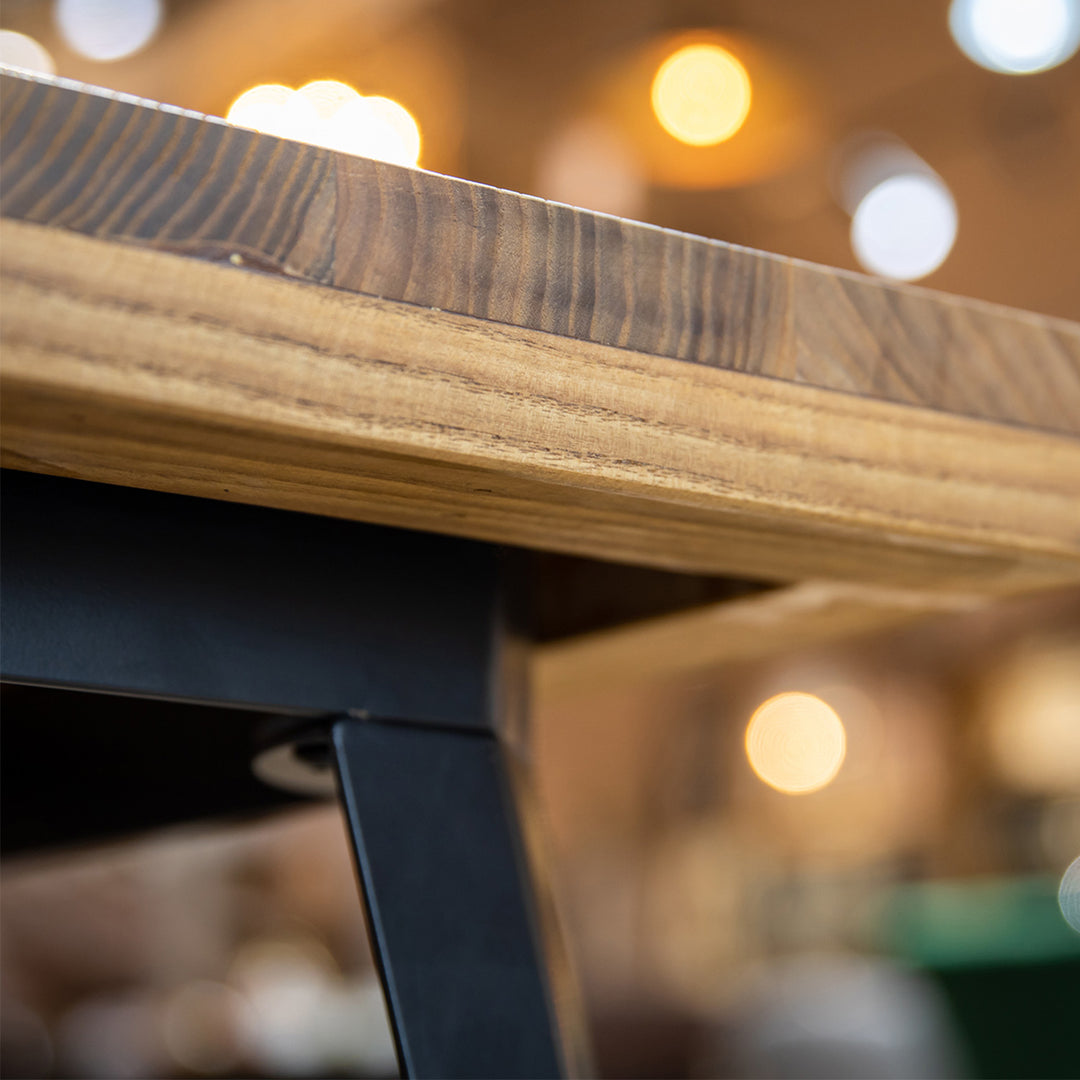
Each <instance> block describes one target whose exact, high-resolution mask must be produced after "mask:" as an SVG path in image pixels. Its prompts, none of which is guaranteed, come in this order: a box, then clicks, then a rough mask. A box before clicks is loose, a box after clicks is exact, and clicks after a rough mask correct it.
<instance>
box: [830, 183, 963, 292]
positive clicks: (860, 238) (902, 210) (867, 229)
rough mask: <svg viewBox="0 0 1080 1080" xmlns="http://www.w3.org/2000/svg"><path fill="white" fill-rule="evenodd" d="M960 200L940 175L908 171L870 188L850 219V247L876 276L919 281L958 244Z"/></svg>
mask: <svg viewBox="0 0 1080 1080" xmlns="http://www.w3.org/2000/svg"><path fill="white" fill-rule="evenodd" d="M956 229H957V218H956V203H955V202H954V201H953V197H952V195H951V194H950V192H949V189H948V188H947V187H946V186H945V184H944V183H943V182H942V181H941V180H940V179H939V178H938V177H936V176H933V175H927V174H925V173H905V174H902V175H899V176H891V177H889V178H888V179H886V180H883V181H881V183H879V184H878V185H877V186H876V187H874V188H873V189H871V190H870V191H869V192H868V193H867V194H866V195H865V196H864V197H863V199H862V201H861V202H860V203H859V205H858V207H857V208H856V210H855V213H854V216H853V217H852V219H851V246H852V248H853V249H854V251H855V257H856V258H857V259H858V260H859V262H860V263H861V264H862V266H863V267H864V268H865V269H866V270H869V271H870V272H871V273H873V274H880V275H882V276H883V277H890V278H895V279H897V280H899V281H915V280H916V279H918V278H921V277H926V275H927V274H930V273H932V272H933V271H934V270H936V269H937V268H938V267H939V266H940V265H941V264H942V263H943V262H944V261H945V259H946V258H947V257H948V255H949V252H950V251H952V247H953V244H954V243H955V242H956Z"/></svg>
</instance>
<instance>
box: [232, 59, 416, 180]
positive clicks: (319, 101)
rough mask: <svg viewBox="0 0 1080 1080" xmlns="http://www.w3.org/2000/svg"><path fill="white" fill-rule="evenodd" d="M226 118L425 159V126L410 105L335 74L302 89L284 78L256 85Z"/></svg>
mask: <svg viewBox="0 0 1080 1080" xmlns="http://www.w3.org/2000/svg"><path fill="white" fill-rule="evenodd" d="M226 118H227V119H228V120H229V122H230V123H233V124H237V125H238V126H240V127H247V128H253V129H254V130H255V131H262V132H265V133H266V134H268V135H278V136H280V137H281V138H285V139H295V140H297V141H299V142H307V143H311V144H313V145H315V146H325V147H328V148H329V149H331V150H341V151H343V152H345V153H347V154H357V155H360V156H362V157H369V158H375V159H377V160H379V161H389V162H392V163H393V164H395V165H408V166H415V165H417V163H418V162H419V160H420V148H421V139H420V128H419V126H418V125H417V123H416V120H415V119H414V118H413V116H412V114H411V113H410V112H409V111H408V109H406V108H405V107H404V106H403V105H399V104H398V103H397V102H396V101H391V100H390V99H389V98H385V97H363V96H362V95H361V94H359V93H357V91H356V90H354V89H353V88H352V87H351V86H348V85H347V84H345V83H343V82H338V81H336V80H333V79H320V80H318V81H316V82H311V83H308V84H307V85H306V86H302V87H300V89H299V90H293V89H291V88H290V87H288V86H283V85H281V84H280V83H267V84H264V85H262V86H255V87H252V88H251V89H250V90H247V91H245V92H244V93H243V94H241V95H240V96H239V97H238V98H237V99H236V100H235V101H234V102H233V103H232V105H231V106H230V107H229V111H228V113H227V114H226Z"/></svg>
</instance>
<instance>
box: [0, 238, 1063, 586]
mask: <svg viewBox="0 0 1080 1080" xmlns="http://www.w3.org/2000/svg"><path fill="white" fill-rule="evenodd" d="M0 235H2V243H0V264H2V266H0V273H2V298H3V320H2V335H3V336H2V342H3V353H4V359H3V367H2V370H0V380H2V383H0V388H2V391H3V393H2V400H0V407H2V410H3V428H2V435H0V438H2V448H3V461H4V464H6V465H10V466H14V467H17V468H22V469H28V470H31V471H39V472H54V473H60V474H65V475H71V476H77V477H82V478H84V479H94V480H104V481H108V482H113V483H120V484H128V485H133V486H139V487H148V488H156V489H161V490H171V491H176V492H179V493H184V494H195V495H203V496H210V497H217V498H225V499H232V500H236V501H242V502H253V503H261V504H264V505H268V506H277V507H281V508H285V509H296V510H304V511H307V512H312V513H320V514H328V515H331V516H338V517H352V518H358V519H363V520H369V521H373V522H377V523H382V524H392V525H398V526H405V527H409V528H419V529H425V530H431V531H436V532H442V533H450V534H455V535H465V536H471V537H474V538H478V539H485V540H493V541H498V542H505V543H510V544H515V545H520V546H528V547H538V548H546V549H550V550H556V551H563V552H569V553H573V554H582V555H587V556H591V557H595V558H606V559H610V560H614V561H623V562H630V563H639V564H643V565H653V566H661V567H667V568H671V569H680V570H687V571H693V572H699V573H722V574H735V575H738V576H745V577H751V578H762V579H769V578H775V579H781V580H783V579H787V580H791V579H801V578H806V577H828V578H840V579H850V580H862V581H872V582H876V583H880V584H889V585H905V586H919V585H926V584H928V583H933V584H934V585H935V586H938V587H950V588H955V589H958V590H961V591H972V592H975V591H987V592H1009V591H1018V590H1025V589H1030V588H1036V587H1040V586H1050V585H1054V584H1059V583H1062V582H1067V581H1076V580H1078V579H1080V441H1078V440H1077V439H1074V438H1069V437H1066V436H1063V435H1058V434H1053V433H1047V432H1039V431H1034V430H1031V429H1028V428H1022V427H1013V426H1010V425H1004V424H994V423H990V422H987V421H981V420H974V419H971V418H967V417H960V416H951V415H949V414H946V413H941V412H935V411H931V410H928V409H916V408H913V407H911V406H907V405H899V404H893V403H887V402H881V401H875V400H870V399H865V398H859V397H855V396H853V395H849V394H839V393H834V392H829V391H824V390H820V389H815V388H812V387H807V386H800V385H796V384H793V383H788V382H784V381H782V380H776V379H763V378H760V377H755V376H750V375H746V374H743V373H740V372H731V371H724V370H721V369H718V368H713V367H709V366H706V365H702V364H687V363H683V362H680V361H676V360H670V359H667V358H664V357H655V356H650V355H645V354H641V353H635V352H632V351H630V350H628V349H619V348H613V347H607V346H601V345H596V344H593V343H589V342H582V341H576V340H572V339H569V338H566V337H563V336H559V335H553V334H545V333H542V332H538V331H534V330H528V329H523V328H520V327H511V326H507V325H504V324H500V323H496V322H492V321H488V320H481V319H476V318H470V317H467V316H461V315H454V314H451V313H448V312H440V311H432V310H430V309H426V308H421V307H418V306H415V305H410V304H404V303H400V302H394V301H387V300H378V299H374V298H372V297H367V296H361V295H357V294H354V293H349V292H346V291H343V290H338V289H327V288H325V287H323V286H318V285H314V284H311V283H306V282H298V281H294V280H291V279H290V278H288V277H284V276H282V275H280V274H266V273H260V272H253V271H250V270H245V269H241V268H237V267H234V266H231V265H228V264H226V265H219V264H216V263H213V262H208V261H206V260H201V259H192V258H186V257H181V256H178V255H175V254H171V253H166V252H160V251H153V250H149V249H146V248H139V247H135V246H132V245H128V244H119V243H113V242H109V241H103V240H100V239H94V238H90V237H86V236H81V235H78V234H75V233H72V232H68V231H66V230H63V229H54V228H47V227H43V226H38V225H30V224H27V223H24V222H15V221H4V222H3V223H2V224H0Z"/></svg>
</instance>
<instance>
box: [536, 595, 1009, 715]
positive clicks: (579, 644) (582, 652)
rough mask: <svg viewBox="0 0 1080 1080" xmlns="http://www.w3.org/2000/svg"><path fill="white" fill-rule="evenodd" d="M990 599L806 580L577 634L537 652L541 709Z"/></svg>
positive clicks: (980, 606)
mask: <svg viewBox="0 0 1080 1080" xmlns="http://www.w3.org/2000/svg"><path fill="white" fill-rule="evenodd" d="M990 603H993V601H991V600H989V599H988V598H987V597H985V596H979V595H965V594H962V593H950V592H940V591H935V592H920V591H917V590H913V589H889V588H881V587H875V586H867V585H852V584H847V583H841V582H827V581H807V582H800V583H799V584H797V585H790V586H786V587H784V588H780V589H770V590H767V591H764V592H759V593H755V594H753V595H751V596H745V597H740V598H738V599H735V600H724V601H721V602H719V603H714V604H705V605H701V606H699V607H694V608H689V609H687V610H685V611H680V612H676V613H673V614H669V615H662V616H658V617H655V618H651V619H642V620H640V621H639V622H636V623H630V624H628V625H626V626H620V627H615V628H612V629H606V630H600V631H595V632H593V633H588V634H580V635H578V636H576V637H570V638H566V639H563V640H561V641H555V642H550V643H547V644H543V645H539V646H537V647H535V648H534V650H533V654H532V663H531V683H532V689H533V695H534V700H535V701H536V702H537V703H538V704H539V705H541V706H543V705H548V704H555V703H558V702H559V701H561V700H565V699H567V698H572V697H576V696H580V695H583V694H590V693H603V692H605V691H610V690H613V689H617V688H619V687H623V688H625V687H626V686H628V685H632V684H647V683H663V682H667V681H670V680H673V679H678V678H680V677H682V676H685V675H688V674H691V673H695V672H700V671H707V670H712V669H716V668H719V667H723V666H725V665H728V664H747V663H753V662H754V661H758V660H764V659H769V658H774V657H790V656H791V655H792V654H794V653H797V652H798V651H799V650H800V649H814V648H820V647H822V646H826V645H829V644H831V643H833V642H838V641H842V640H844V639H846V638H852V637H860V636H865V635H867V634H873V633H879V632H884V631H886V630H890V629H893V628H895V627H898V626H901V625H903V624H905V623H908V622H913V621H914V620H916V619H922V618H928V617H932V616H934V615H948V614H959V613H968V612H972V611H979V610H984V609H985V608H986V607H987V605H988V604H990Z"/></svg>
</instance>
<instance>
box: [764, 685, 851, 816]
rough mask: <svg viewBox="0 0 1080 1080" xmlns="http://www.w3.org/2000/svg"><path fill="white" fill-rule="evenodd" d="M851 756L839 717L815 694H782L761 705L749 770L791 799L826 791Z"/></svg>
mask: <svg viewBox="0 0 1080 1080" xmlns="http://www.w3.org/2000/svg"><path fill="white" fill-rule="evenodd" d="M846 752H847V737H846V735H845V732H844V725H843V724H842V723H841V721H840V717H839V716H837V715H836V712H835V711H834V710H833V709H832V707H831V706H830V705H828V704H827V703H826V702H824V701H822V700H821V698H819V697H816V696H815V695H814V694H806V693H796V692H789V693H784V694H777V695H776V696H775V697H771V698H769V700H768V701H766V702H764V703H763V704H761V705H760V706H758V708H757V710H756V711H755V712H754V715H753V716H752V717H751V718H750V723H749V724H748V725H747V728H746V756H747V758H748V759H749V761H750V767H751V768H752V769H753V770H754V772H755V773H756V774H757V776H758V777H759V778H760V779H761V780H764V781H765V783H766V784H768V785H769V786H770V787H774V788H776V790H777V791H782V792H784V793H785V794H787V795H804V794H808V793H809V792H811V791H818V790H820V789H821V788H823V787H825V785H826V784H828V783H830V782H831V781H832V780H833V779H834V778H835V776H836V774H837V773H838V772H839V771H840V766H841V765H843V763H844V756H845V754H846Z"/></svg>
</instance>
